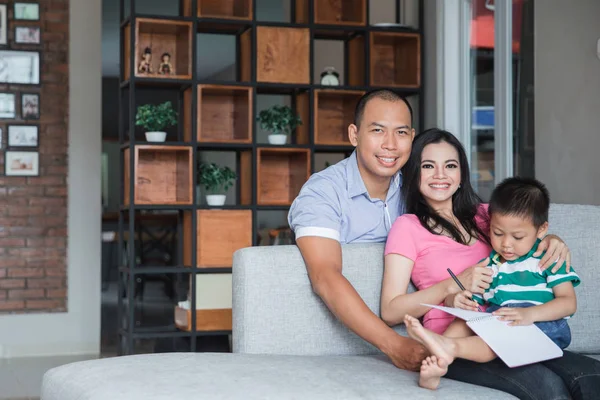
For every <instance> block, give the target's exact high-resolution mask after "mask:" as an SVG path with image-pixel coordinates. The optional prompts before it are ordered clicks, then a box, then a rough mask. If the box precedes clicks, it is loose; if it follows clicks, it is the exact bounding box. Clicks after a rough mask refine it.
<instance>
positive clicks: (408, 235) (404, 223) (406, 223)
mask: <svg viewBox="0 0 600 400" xmlns="http://www.w3.org/2000/svg"><path fill="white" fill-rule="evenodd" d="M416 236H417V232H416V229H415V225H414V222H412V221H411V220H410V219H409V216H408V215H406V214H405V215H401V216H400V217H398V218H396V221H394V223H393V224H392V228H391V229H390V233H389V234H388V237H387V241H386V243H385V253H384V254H385V255H388V254H400V255H402V256H404V257H406V258H409V259H411V260H413V261H415V260H416V259H417V253H418V250H417V245H416V241H417V240H418V238H417V237H416Z"/></svg>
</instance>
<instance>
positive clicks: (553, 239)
mask: <svg viewBox="0 0 600 400" xmlns="http://www.w3.org/2000/svg"><path fill="white" fill-rule="evenodd" d="M543 251H546V254H544V257H542V259H541V260H540V264H539V265H540V269H541V270H542V271H543V270H545V269H546V268H548V267H549V266H551V265H552V264H553V263H554V262H556V265H555V266H554V268H552V273H553V274H555V273H556V271H558V269H559V268H560V267H562V265H563V263H564V262H565V261H566V263H567V272H569V271H571V251H570V250H569V248H568V247H567V244H566V243H565V242H563V241H562V239H561V238H559V237H558V236H556V235H547V236H546V237H544V238H543V239H542V241H541V242H540V244H539V245H538V248H537V251H536V252H535V253H534V254H533V256H534V257H539V255H540V254H542V252H543Z"/></svg>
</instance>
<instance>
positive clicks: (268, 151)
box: [257, 148, 311, 205]
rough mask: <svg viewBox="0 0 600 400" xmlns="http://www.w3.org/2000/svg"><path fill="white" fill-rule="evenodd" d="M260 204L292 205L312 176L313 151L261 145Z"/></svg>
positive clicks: (258, 193) (258, 169)
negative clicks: (311, 155) (311, 159)
mask: <svg viewBox="0 0 600 400" xmlns="http://www.w3.org/2000/svg"><path fill="white" fill-rule="evenodd" d="M257 163H258V167H257V181H258V182H257V185H258V187H257V197H258V198H257V203H258V204H260V205H290V204H291V203H292V201H293V199H294V198H296V196H297V195H298V193H299V192H300V189H301V188H302V185H303V184H304V183H305V182H306V181H307V180H308V178H309V176H310V168H311V166H310V150H309V149H290V148H259V149H258V152H257Z"/></svg>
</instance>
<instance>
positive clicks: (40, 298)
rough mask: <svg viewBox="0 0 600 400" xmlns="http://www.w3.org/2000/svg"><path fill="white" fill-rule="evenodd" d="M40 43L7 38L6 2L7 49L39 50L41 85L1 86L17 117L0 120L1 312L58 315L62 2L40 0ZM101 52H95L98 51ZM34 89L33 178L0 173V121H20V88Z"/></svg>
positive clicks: (65, 31)
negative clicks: (36, 166)
mask: <svg viewBox="0 0 600 400" xmlns="http://www.w3.org/2000/svg"><path fill="white" fill-rule="evenodd" d="M39 4H40V21H35V22H33V21H32V22H29V21H28V22H24V21H18V24H19V25H37V26H40V27H41V39H42V40H41V41H42V44H40V45H35V46H32V45H29V46H23V45H18V44H15V43H14V37H13V36H14V26H15V24H16V23H17V21H13V20H12V13H13V7H12V1H11V2H10V3H9V6H8V17H9V29H8V39H9V47H10V48H11V49H27V50H30V49H36V50H39V51H40V52H41V58H40V59H41V71H40V72H41V76H40V78H41V87H28V86H18V85H8V86H7V85H2V84H0V92H13V93H17V96H16V98H17V118H18V119H17V120H0V127H1V128H2V132H3V137H2V150H1V154H0V166H1V169H0V313H2V314H6V313H29V312H61V311H66V306H67V276H66V273H67V265H66V264H67V261H66V255H67V175H68V170H67V147H68V117H69V116H68V98H69V86H68V85H69V74H68V71H69V68H68V67H69V66H68V55H69V1H68V0H40V1H39ZM98 51H100V49H98ZM21 91H24V92H37V93H40V103H41V118H40V119H39V120H38V121H27V123H30V122H33V123H38V124H39V147H38V151H39V160H40V175H39V177H14V176H4V152H5V151H6V149H7V143H8V142H7V141H8V137H7V129H6V127H7V125H8V124H11V123H20V122H23V121H22V120H21V119H20V103H19V98H20V96H19V93H20V92H21Z"/></svg>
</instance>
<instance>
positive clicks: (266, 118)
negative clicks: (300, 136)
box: [256, 106, 302, 144]
mask: <svg viewBox="0 0 600 400" xmlns="http://www.w3.org/2000/svg"><path fill="white" fill-rule="evenodd" d="M256 119H257V121H258V122H260V127H261V128H262V129H264V130H266V131H269V132H270V134H269V143H270V144H285V143H286V140H287V137H288V135H291V134H292V132H293V131H294V129H296V127H298V126H299V125H302V120H301V118H300V117H299V116H298V115H297V114H294V111H293V110H292V109H291V108H290V107H288V106H272V107H270V108H267V109H265V110H262V111H261V112H260V113H259V114H258V117H257V118H256Z"/></svg>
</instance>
